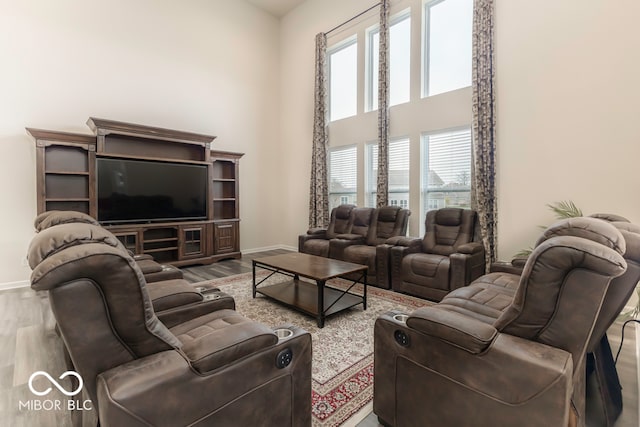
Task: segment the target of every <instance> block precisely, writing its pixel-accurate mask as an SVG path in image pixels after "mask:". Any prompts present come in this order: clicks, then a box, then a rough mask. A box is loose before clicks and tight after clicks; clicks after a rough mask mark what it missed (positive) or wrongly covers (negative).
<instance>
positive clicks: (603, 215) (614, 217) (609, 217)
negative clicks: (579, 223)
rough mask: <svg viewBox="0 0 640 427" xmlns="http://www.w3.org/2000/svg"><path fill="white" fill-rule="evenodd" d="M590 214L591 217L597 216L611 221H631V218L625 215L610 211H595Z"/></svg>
mask: <svg viewBox="0 0 640 427" xmlns="http://www.w3.org/2000/svg"><path fill="white" fill-rule="evenodd" d="M589 216H590V217H591V218H597V219H601V220H603V221H609V222H629V220H628V219H627V218H625V217H623V216H620V215H616V214H610V213H594V214H591V215H589Z"/></svg>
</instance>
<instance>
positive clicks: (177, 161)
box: [27, 117, 243, 266]
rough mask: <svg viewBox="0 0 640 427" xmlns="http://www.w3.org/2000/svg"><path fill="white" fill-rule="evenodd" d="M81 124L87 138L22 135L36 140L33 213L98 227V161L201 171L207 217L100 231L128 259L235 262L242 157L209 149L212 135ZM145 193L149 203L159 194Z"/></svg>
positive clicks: (50, 133) (129, 125)
mask: <svg viewBox="0 0 640 427" xmlns="http://www.w3.org/2000/svg"><path fill="white" fill-rule="evenodd" d="M87 125H88V126H89V128H90V129H91V130H92V131H93V133H94V134H93V135H85V134H75V133H69V132H58V131H48V130H39V129H31V128H27V132H28V133H29V134H30V135H31V136H33V138H34V139H35V141H36V169H37V187H38V188H37V202H38V213H42V212H44V211H50V210H75V211H80V212H84V213H87V214H89V215H91V216H93V217H94V218H97V219H98V220H99V221H101V223H102V221H103V220H101V219H100V217H99V215H98V213H99V209H98V204H99V200H102V201H103V200H104V199H98V187H99V185H100V182H99V181H100V179H99V174H98V163H99V159H113V160H114V161H117V160H123V161H125V162H126V161H147V162H148V164H151V163H156V164H164V163H166V164H167V165H171V164H174V165H176V168H177V166H178V165H194V166H199V167H202V166H206V168H205V169H206V173H205V174H203V175H202V176H203V177H205V175H206V183H205V184H204V187H203V188H204V189H206V218H205V217H204V216H202V215H198V216H197V217H198V218H202V219H193V217H192V218H189V219H186V218H185V219H186V220H182V221H179V220H175V221H174V220H167V221H163V220H152V221H139V222H135V221H128V218H123V220H124V222H123V223H122V224H113V223H109V222H108V221H107V222H105V223H104V225H103V226H104V227H105V228H106V229H108V230H110V231H111V232H112V233H113V234H114V235H115V236H116V237H117V238H118V239H119V240H120V241H121V242H122V243H123V245H124V246H125V247H126V248H127V249H129V250H130V251H132V252H133V253H136V254H149V255H152V256H153V257H154V258H155V259H156V260H157V261H159V262H163V263H171V264H173V265H176V266H182V265H189V264H198V263H210V262H214V261H218V260H221V259H225V258H239V257H240V256H241V255H240V247H239V246H240V227H239V223H240V212H239V192H238V189H239V186H238V177H239V169H238V163H239V160H240V158H241V157H242V156H243V154H242V153H233V152H226V151H217V150H211V143H212V141H213V140H214V139H215V136H211V135H203V134H197V133H192V132H184V131H178V130H173V129H164V128H158V127H151V126H144V125H137V124H132V123H125V122H117V121H113V120H104V119H97V118H93V117H91V118H89V120H88V121H87ZM176 170H177V169H176ZM123 173H126V170H125V172H123ZM145 176H146V175H145ZM172 176H173V175H172ZM150 179H153V178H152V177H150ZM203 179H204V178H203ZM171 184H172V183H171V182H170V183H168V186H170V185H171ZM163 188H167V186H165V187H163ZM203 191H204V190H203ZM148 194H154V197H155V194H157V193H148ZM101 197H102V196H101ZM200 200H202V199H200ZM174 206H175V205H174Z"/></svg>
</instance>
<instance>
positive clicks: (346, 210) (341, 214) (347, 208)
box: [334, 205, 355, 219]
mask: <svg viewBox="0 0 640 427" xmlns="http://www.w3.org/2000/svg"><path fill="white" fill-rule="evenodd" d="M353 208H355V205H340V206H337V207H336V208H334V209H335V211H336V218H338V219H349V215H351V211H352V210H353Z"/></svg>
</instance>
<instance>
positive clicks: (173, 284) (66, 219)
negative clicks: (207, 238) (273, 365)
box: [34, 211, 235, 327]
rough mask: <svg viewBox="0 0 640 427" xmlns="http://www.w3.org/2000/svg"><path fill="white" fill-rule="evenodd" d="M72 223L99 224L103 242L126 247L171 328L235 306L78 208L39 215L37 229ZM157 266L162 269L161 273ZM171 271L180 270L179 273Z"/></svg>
mask: <svg viewBox="0 0 640 427" xmlns="http://www.w3.org/2000/svg"><path fill="white" fill-rule="evenodd" d="M70 224H90V225H94V226H96V227H99V229H96V230H94V233H96V235H99V236H100V238H101V239H102V240H101V241H102V242H103V243H105V244H108V245H111V246H113V247H115V248H118V249H120V250H122V251H123V252H125V253H127V254H128V255H130V256H131V257H132V258H133V259H134V261H135V262H136V265H137V266H138V268H140V271H142V274H143V275H144V279H145V282H146V283H147V284H151V286H149V287H148V289H147V290H148V292H149V298H150V299H151V302H152V304H153V309H154V311H155V312H156V315H157V316H158V318H159V319H160V320H161V321H162V322H163V323H164V324H165V325H166V326H167V327H172V326H174V325H177V324H178V323H183V322H185V321H187V320H191V319H193V318H195V317H198V316H202V315H204V314H207V313H210V312H212V311H216V310H220V309H224V308H227V309H231V310H233V309H235V301H234V300H233V298H231V296H230V295H227V294H225V293H223V292H220V290H219V289H217V288H214V287H211V286H205V284H195V285H193V286H192V285H191V284H189V282H187V281H186V280H184V279H183V278H182V272H181V271H180V270H179V269H177V268H175V267H173V266H168V267H171V268H170V269H166V268H165V267H167V266H165V265H160V264H158V263H157V262H155V261H154V260H153V258H152V257H151V256H149V255H133V254H132V253H131V252H130V251H128V250H127V249H126V248H125V247H124V245H123V244H122V243H121V242H120V240H118V238H117V237H116V236H115V235H113V234H112V233H111V232H109V231H108V230H107V229H105V228H102V227H100V224H99V223H98V222H97V221H96V220H95V219H94V218H93V217H91V216H89V215H87V214H84V213H82V212H76V211H48V212H44V213H42V214H40V215H38V216H37V217H36V219H35V221H34V226H35V228H36V231H37V232H41V231H43V230H46V229H48V228H50V227H55V226H62V227H63V229H68V228H69V227H70V226H71V225H70ZM156 267H158V268H160V270H162V271H161V272H160V273H158V271H157V269H156ZM171 271H177V272H178V274H177V276H176V275H175V274H172V273H171ZM158 279H162V280H158ZM197 285H201V286H197Z"/></svg>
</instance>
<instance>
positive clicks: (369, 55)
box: [364, 7, 413, 113]
mask: <svg viewBox="0 0 640 427" xmlns="http://www.w3.org/2000/svg"><path fill="white" fill-rule="evenodd" d="M406 19H408V20H409V99H408V100H406V101H403V102H400V103H398V104H393V105H401V104H405V103H407V102H411V62H412V59H413V58H412V55H411V53H412V50H411V42H412V37H411V25H412V22H411V21H412V19H411V8H410V7H409V8H406V9H404V10H402V11H401V12H398V13H396V14H394V15H393V16H392V17H391V18H389V32H391V27H392V26H394V25H396V24H398V23H399V22H402V21H404V20H406ZM379 33H380V24H375V25H372V26H370V27H369V28H367V29H366V30H365V74H364V85H365V86H364V87H365V89H364V111H365V113H368V112H371V111H377V110H378V105H377V101H378V91H377V90H376V91H375V93H374V90H373V85H374V82H378V76H377V75H376V76H374V75H373V68H374V61H379V58H378V57H376V58H374V57H373V48H374V46H375V43H374V42H373V38H374V36H375V35H376V34H379ZM389 38H391V37H389ZM390 52H391V40H389V53H390ZM389 67H391V64H389ZM389 72H391V69H389ZM389 91H391V87H389ZM389 98H391V92H389ZM374 103H375V108H374ZM390 105H391V104H390Z"/></svg>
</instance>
